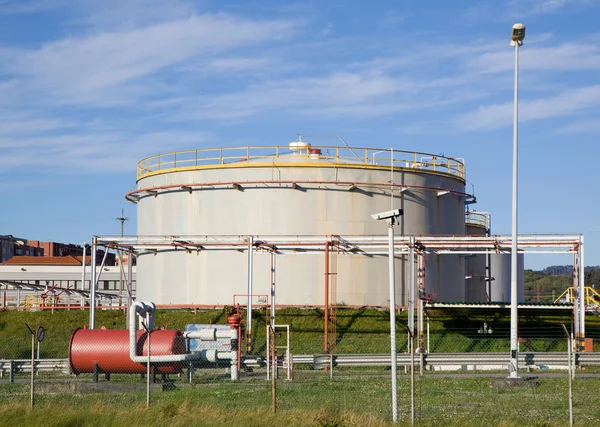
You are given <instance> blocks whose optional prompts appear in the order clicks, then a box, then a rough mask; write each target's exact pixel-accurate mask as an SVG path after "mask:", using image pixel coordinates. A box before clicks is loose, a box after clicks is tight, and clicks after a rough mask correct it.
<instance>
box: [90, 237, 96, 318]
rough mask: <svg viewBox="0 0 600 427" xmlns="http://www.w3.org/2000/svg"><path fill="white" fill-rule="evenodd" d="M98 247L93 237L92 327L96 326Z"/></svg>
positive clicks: (91, 271)
mask: <svg viewBox="0 0 600 427" xmlns="http://www.w3.org/2000/svg"><path fill="white" fill-rule="evenodd" d="M97 249H98V246H97V240H96V237H92V248H91V251H92V253H91V256H92V258H91V263H92V265H91V270H90V273H91V277H90V329H94V328H95V327H96V250H97Z"/></svg>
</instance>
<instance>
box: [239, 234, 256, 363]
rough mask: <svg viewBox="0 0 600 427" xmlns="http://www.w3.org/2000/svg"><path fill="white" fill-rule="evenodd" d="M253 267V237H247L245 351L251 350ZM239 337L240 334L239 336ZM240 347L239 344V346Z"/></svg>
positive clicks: (249, 351)
mask: <svg viewBox="0 0 600 427" xmlns="http://www.w3.org/2000/svg"><path fill="white" fill-rule="evenodd" d="M253 269H254V237H253V236H249V237H248V310H247V311H248V312H247V313H246V316H247V319H246V320H247V324H246V351H247V352H248V353H251V352H252V285H253V283H252V280H253V276H254V274H253ZM239 339H241V335H240V337H239ZM240 347H241V346H240Z"/></svg>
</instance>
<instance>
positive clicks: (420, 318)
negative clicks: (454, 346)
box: [417, 294, 425, 376]
mask: <svg viewBox="0 0 600 427" xmlns="http://www.w3.org/2000/svg"><path fill="white" fill-rule="evenodd" d="M417 319H418V325H419V326H418V329H419V376H423V366H424V365H425V359H424V358H425V352H424V351H423V300H422V299H421V296H420V294H419V311H418V314H417Z"/></svg>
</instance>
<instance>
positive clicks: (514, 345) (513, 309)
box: [510, 43, 519, 378]
mask: <svg viewBox="0 0 600 427" xmlns="http://www.w3.org/2000/svg"><path fill="white" fill-rule="evenodd" d="M518 115H519V43H515V94H514V111H513V173H512V242H511V243H512V245H511V252H510V257H511V262H510V378H518V376H519V357H518V353H519V348H518V345H519V343H518V337H519V331H518V327H519V321H518V299H519V297H518V294H519V290H518V283H517V272H518V269H517V267H518V265H517V264H518V253H517V251H518V248H519V246H518V241H517V239H518V234H517V229H518V224H517V220H518V216H517V212H518V207H517V202H518V197H517V190H518V185H517V180H518V144H519V142H518V135H519V132H518Z"/></svg>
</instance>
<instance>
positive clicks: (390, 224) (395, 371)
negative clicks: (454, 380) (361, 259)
mask: <svg viewBox="0 0 600 427" xmlns="http://www.w3.org/2000/svg"><path fill="white" fill-rule="evenodd" d="M388 240H389V241H388V246H389V247H388V250H389V252H388V260H389V275H390V278H389V281H390V354H391V368H392V421H393V422H394V424H396V423H397V422H398V359H397V354H396V263H395V262H394V261H395V254H394V219H393V218H390V219H388Z"/></svg>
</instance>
